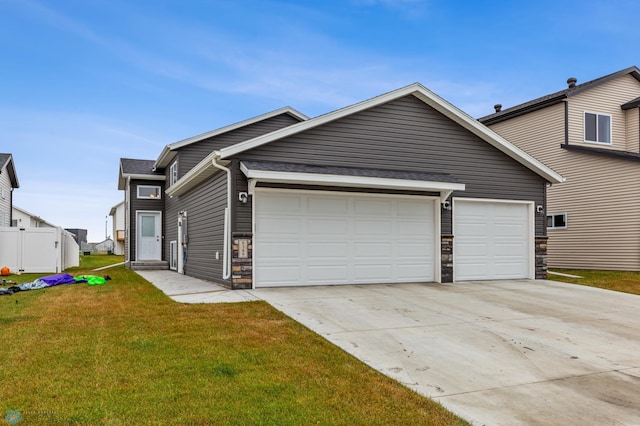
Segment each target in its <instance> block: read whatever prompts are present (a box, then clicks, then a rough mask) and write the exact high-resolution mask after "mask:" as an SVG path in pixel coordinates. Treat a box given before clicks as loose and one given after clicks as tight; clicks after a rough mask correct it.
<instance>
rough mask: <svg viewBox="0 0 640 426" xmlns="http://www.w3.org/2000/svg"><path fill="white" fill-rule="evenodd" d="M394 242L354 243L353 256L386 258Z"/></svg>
mask: <svg viewBox="0 0 640 426" xmlns="http://www.w3.org/2000/svg"><path fill="white" fill-rule="evenodd" d="M391 250H393V244H391V243H389V242H378V243H359V242H356V243H354V244H353V256H354V257H356V258H363V259H366V258H372V257H375V258H384V257H387V256H389V255H390V253H389V252H390V251H391Z"/></svg>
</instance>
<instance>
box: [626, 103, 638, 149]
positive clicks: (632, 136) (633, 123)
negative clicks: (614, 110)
mask: <svg viewBox="0 0 640 426" xmlns="http://www.w3.org/2000/svg"><path fill="white" fill-rule="evenodd" d="M625 116H626V118H627V132H626V137H627V149H626V150H627V151H629V152H640V108H633V109H628V110H626V111H625Z"/></svg>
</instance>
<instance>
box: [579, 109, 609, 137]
mask: <svg viewBox="0 0 640 426" xmlns="http://www.w3.org/2000/svg"><path fill="white" fill-rule="evenodd" d="M584 140H585V142H596V143H605V144H610V143H611V116H610V115H608V114H599V113H596V112H585V113H584Z"/></svg>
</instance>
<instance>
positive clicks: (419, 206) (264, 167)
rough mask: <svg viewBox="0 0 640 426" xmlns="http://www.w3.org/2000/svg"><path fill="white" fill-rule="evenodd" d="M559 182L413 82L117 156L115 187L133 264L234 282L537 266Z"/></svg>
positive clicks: (540, 272)
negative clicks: (145, 262) (317, 110)
mask: <svg viewBox="0 0 640 426" xmlns="http://www.w3.org/2000/svg"><path fill="white" fill-rule="evenodd" d="M562 180H563V179H562V176H560V175H559V174H557V173H556V172H554V171H553V170H552V169H550V168H548V167H546V166H545V165H543V164H541V163H540V162H538V161H537V160H535V159H534V158H533V157H531V156H529V155H527V154H525V153H524V152H523V151H521V150H520V149H518V148H516V147H515V146H513V145H511V144H510V143H509V142H507V141H506V140H505V139H503V138H502V137H500V136H499V135H497V134H496V133H494V132H492V131H491V130H489V129H488V128H487V127H485V126H483V125H482V124H480V123H478V122H477V121H476V120H474V119H473V118H471V117H470V116H469V115H467V114H465V113H464V112H462V111H461V110H459V109H458V108H456V107H455V106H453V105H451V104H449V103H448V102H447V101H445V100H443V99H442V98H440V97H438V96H437V95H435V94H434V93H432V92H431V91H429V90H428V89H426V88H425V87H424V86H422V85H420V84H417V83H416V84H413V85H410V86H407V87H404V88H401V89H398V90H395V91H393V92H389V93H387V94H384V95H381V96H378V97H375V98H372V99H369V100H367V101H364V102H360V103H358V104H355V105H351V106H348V107H346V108H343V109H340V110H337V111H334V112H331V113H328V114H324V115H321V116H319V117H316V118H313V119H307V118H306V117H305V116H303V115H301V114H300V113H297V112H296V111H295V110H291V109H288V108H287V109H285V110H279V111H277V112H276V113H271V114H268V115H267V118H265V116H261V117H256V118H255V119H251V120H247V121H245V122H242V123H238V124H236V125H232V126H229V127H226V128H223V129H220V130H217V131H213V132H210V133H208V134H205V135H200V136H197V137H194V138H190V139H187V140H185V141H181V142H178V143H175V144H171V145H168V146H167V147H165V149H164V150H163V151H162V152H161V154H160V156H159V158H158V159H157V160H156V161H149V160H146V161H145V160H130V159H122V160H121V164H120V178H119V188H120V189H123V190H125V192H126V194H127V195H126V196H125V205H126V206H128V207H127V208H126V214H127V215H128V216H129V217H130V218H131V219H130V220H129V221H128V222H127V231H128V232H127V237H126V238H127V241H128V249H127V250H128V255H127V256H128V257H127V259H128V260H129V261H130V262H131V263H130V266H133V267H135V265H134V264H133V261H134V260H135V259H142V258H143V256H144V257H148V258H153V259H166V260H168V261H170V267H171V268H172V269H175V270H177V271H178V272H182V273H186V274H188V275H191V276H194V277H199V278H204V279H208V280H212V281H216V282H219V283H222V284H223V285H225V286H228V287H230V288H234V289H238V288H252V287H275V286H304V285H325V284H366V283H402V282H451V281H454V280H455V281H463V280H488V279H519V278H545V277H546V263H545V247H546V227H545V217H544V215H543V212H544V210H545V191H546V186H547V185H548V184H549V183H554V184H555V183H560V182H562ZM140 187H143V188H144V191H142V192H141V191H140ZM140 195H142V197H141V196H140ZM152 202H153V203H154V204H153V205H151V204H150V203H152ZM134 218H135V219H134ZM136 247H137V248H136ZM134 256H137V257H134Z"/></svg>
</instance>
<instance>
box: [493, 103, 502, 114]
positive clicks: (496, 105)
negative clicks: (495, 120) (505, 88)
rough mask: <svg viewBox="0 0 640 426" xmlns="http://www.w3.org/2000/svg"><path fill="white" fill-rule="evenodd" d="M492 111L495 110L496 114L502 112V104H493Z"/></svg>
mask: <svg viewBox="0 0 640 426" xmlns="http://www.w3.org/2000/svg"><path fill="white" fill-rule="evenodd" d="M493 109H495V110H496V112H500V111H502V104H495V105H494V106H493Z"/></svg>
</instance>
